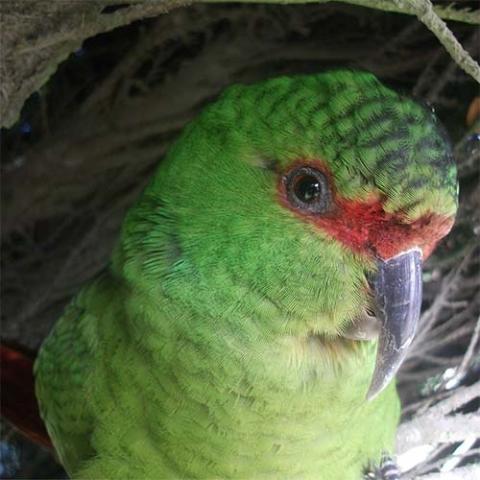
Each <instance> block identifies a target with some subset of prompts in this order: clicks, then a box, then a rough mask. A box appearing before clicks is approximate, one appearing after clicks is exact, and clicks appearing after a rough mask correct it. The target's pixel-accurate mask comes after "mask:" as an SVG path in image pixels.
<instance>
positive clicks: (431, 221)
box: [278, 161, 454, 259]
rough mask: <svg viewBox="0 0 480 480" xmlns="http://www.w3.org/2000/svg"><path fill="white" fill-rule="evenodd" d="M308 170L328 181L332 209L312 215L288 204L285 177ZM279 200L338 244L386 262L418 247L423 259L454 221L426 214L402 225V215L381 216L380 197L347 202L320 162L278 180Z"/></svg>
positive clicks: (403, 218)
mask: <svg viewBox="0 0 480 480" xmlns="http://www.w3.org/2000/svg"><path fill="white" fill-rule="evenodd" d="M301 166H309V167H311V168H315V169H317V170H320V171H321V172H322V173H323V174H324V175H326V177H327V178H328V180H329V183H330V188H331V193H332V209H331V210H330V211H329V212H327V213H322V214H315V213H311V212H308V211H304V210H301V209H299V208H298V207H295V206H293V205H292V204H291V202H290V201H289V200H288V196H287V191H286V186H285V182H284V178H285V175H288V174H289V172H291V171H292V170H293V169H296V168H299V167H301ZM278 190H279V197H280V202H281V204H282V205H283V206H285V207H287V208H288V209H289V210H292V211H293V212H294V213H295V214H296V215H298V216H299V217H301V218H303V219H304V220H306V221H308V222H310V223H312V224H314V225H315V226H316V227H318V228H320V229H321V230H322V231H324V232H325V233H327V234H329V235H331V236H332V237H333V238H335V239H336V240H338V241H340V242H342V243H343V244H344V245H345V246H347V247H349V248H350V249H352V250H353V251H354V252H356V253H360V254H365V255H368V256H371V255H376V256H378V257H380V258H382V259H388V258H391V257H394V256H395V255H398V254H399V253H401V252H404V251H406V250H409V249H411V248H413V247H420V248H421V249H422V252H423V258H424V259H425V258H427V257H428V256H429V255H430V254H431V252H432V251H433V249H434V248H435V246H436V244H437V242H438V241H439V240H440V239H441V238H442V237H443V236H445V235H446V234H447V233H448V232H449V231H450V229H451V228H452V225H453V221H454V219H453V218H451V217H446V216H442V215H437V214H435V213H429V214H426V215H423V216H422V217H420V218H418V219H417V220H415V221H414V222H411V223H406V222H407V220H406V218H405V216H404V215H403V214H402V213H395V214H390V213H387V212H385V210H384V208H383V204H384V201H385V199H384V198H381V197H380V196H379V197H377V198H372V199H370V200H366V201H357V200H349V199H346V198H344V197H342V196H341V195H339V193H338V192H337V191H336V189H335V183H334V179H333V176H332V174H331V173H330V172H329V170H328V169H327V168H326V166H325V165H324V164H323V163H322V162H320V161H299V162H296V163H295V164H294V165H293V166H291V167H290V168H289V169H288V171H287V172H285V173H284V175H283V176H282V177H281V178H280V181H279V185H278Z"/></svg>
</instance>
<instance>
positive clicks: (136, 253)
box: [35, 70, 457, 480]
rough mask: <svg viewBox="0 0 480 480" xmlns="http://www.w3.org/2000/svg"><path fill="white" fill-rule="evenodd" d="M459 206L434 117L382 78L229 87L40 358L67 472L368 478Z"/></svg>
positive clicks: (290, 79) (334, 76)
mask: <svg viewBox="0 0 480 480" xmlns="http://www.w3.org/2000/svg"><path fill="white" fill-rule="evenodd" d="M456 209H457V179H456V169H455V166H454V161H453V157H452V153H451V149H450V147H449V144H448V142H447V141H446V139H445V135H444V133H443V130H442V128H441V127H440V126H439V125H438V123H437V121H436V119H435V116H434V115H433V113H432V112H431V111H430V110H429V109H427V108H425V107H423V106H420V105H419V104H417V103H415V102H413V101H412V100H410V99H408V98H405V97H404V96H402V95H399V94H397V93H395V92H394V91H392V90H390V89H389V88H386V87H385V86H383V85H382V84H381V83H380V82H379V80H378V79H377V78H376V77H375V76H374V75H372V74H370V73H366V72H359V71H350V70H336V71H331V72H325V73H321V74H316V75H300V76H285V77H280V78H275V79H270V80H266V81H264V82H261V83H258V84H255V85H249V86H244V85H234V86H232V87H230V88H228V89H227V90H226V91H225V92H224V93H223V94H222V95H221V97H220V98H219V99H218V100H217V101H216V102H215V103H213V104H211V105H209V106H207V108H205V110H204V111H203V112H202V113H201V114H200V115H199V117H198V118H197V119H196V120H194V121H193V122H191V123H190V124H189V125H188V126H187V127H186V128H185V129H184V131H183V133H182V134H181V136H180V138H179V139H178V141H177V142H176V143H175V144H174V145H173V147H172V148H171V149H170V150H169V153H168V154H167V156H166V158H165V159H164V160H163V161H162V162H161V164H160V166H159V168H158V170H157V171H156V173H155V175H154V176H153V178H152V179H151V181H150V183H149V185H148V187H147V188H146V189H145V191H144V192H143V194H142V195H141V197H140V198H139V200H138V201H137V202H136V204H135V205H134V206H133V207H132V208H131V209H130V211H129V212H128V214H127V215H126V219H125V221H124V223H123V227H122V231H121V235H120V238H119V241H118V243H117V245H116V247H115V249H114V251H113V254H112V257H111V261H110V263H109V265H108V267H107V268H106V269H105V270H104V271H103V272H102V273H101V274H100V275H99V276H98V277H97V278H95V279H94V280H92V281H91V282H90V283H89V284H88V285H86V286H85V287H84V288H83V289H82V290H81V291H80V293H79V294H78V295H77V296H76V297H75V298H74V299H73V301H72V302H71V304H70V305H69V306H68V307H67V309H66V311H65V313H64V315H63V316H62V318H61V319H60V320H59V321H58V323H57V324H56V325H55V327H54V329H53V331H52V332H51V333H50V335H49V337H48V338H47V339H46V341H45V342H44V344H43V346H42V348H41V351H40V353H39V356H38V358H37V361H36V364H35V375H36V394H37V397H38V400H39V404H40V410H41V415H42V418H43V420H44V422H45V424H46V426H47V430H48V432H49V435H50V437H51V439H52V441H53V444H54V446H55V449H56V451H57V453H58V457H59V458H60V460H61V462H62V464H63V465H64V466H65V468H66V470H67V472H68V473H69V475H71V476H72V477H73V478H90V479H101V478H122V479H161V478H165V479H315V480H336V479H341V480H358V479H359V478H361V476H362V471H363V469H364V468H365V467H366V466H367V465H369V464H371V463H376V462H379V461H380V458H381V456H382V453H383V452H385V451H392V449H393V447H394V436H395V431H396V427H397V423H398V420H399V414H400V403H399V398H398V395H397V392H396V389H395V385H394V382H391V380H392V378H393V376H394V375H395V372H396V371H397V369H398V368H399V366H400V364H401V362H402V360H403V359H404V357H405V354H406V351H407V349H408V346H409V344H410V343H411V341H412V338H413V336H414V333H415V327H416V323H417V320H418V317H419V312H420V304H421V266H422V261H423V260H424V259H425V258H426V257H428V255H429V254H430V253H431V251H432V250H433V248H434V247H435V245H436V243H437V242H438V241H439V240H440V239H441V238H442V237H443V236H444V235H446V234H447V233H448V231H449V230H450V228H451V227H452V224H453V221H454V216H455V212H456Z"/></svg>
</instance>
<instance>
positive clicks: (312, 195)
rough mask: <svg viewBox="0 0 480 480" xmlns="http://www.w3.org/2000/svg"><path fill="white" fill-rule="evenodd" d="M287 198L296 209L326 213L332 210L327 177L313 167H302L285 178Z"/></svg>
mask: <svg viewBox="0 0 480 480" xmlns="http://www.w3.org/2000/svg"><path fill="white" fill-rule="evenodd" d="M284 182H285V188H286V191H287V198H288V200H289V202H290V203H291V204H292V205H293V206H294V207H296V208H299V209H301V210H307V211H308V212H311V213H324V212H326V211H328V210H329V208H330V201H331V194H330V189H329V186H328V181H327V178H326V176H325V175H324V174H323V173H322V172H320V171H319V170H316V169H315V168H311V167H300V168H297V169H295V170H293V171H291V172H290V173H289V174H288V175H286V176H285V178H284Z"/></svg>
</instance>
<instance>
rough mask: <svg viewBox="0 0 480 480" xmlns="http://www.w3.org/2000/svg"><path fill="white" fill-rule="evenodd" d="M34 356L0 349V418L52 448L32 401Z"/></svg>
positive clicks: (3, 346) (4, 348)
mask: <svg viewBox="0 0 480 480" xmlns="http://www.w3.org/2000/svg"><path fill="white" fill-rule="evenodd" d="M34 360H35V359H34V356H33V355H31V354H28V353H24V352H23V351H21V350H19V349H15V348H12V347H9V346H7V345H4V344H1V345H0V382H1V383H0V384H1V415H2V417H3V418H5V419H6V420H8V421H9V422H10V423H11V424H12V425H14V426H15V427H16V428H17V429H18V430H19V431H20V432H21V433H23V434H24V435H25V436H26V437H28V438H29V439H30V440H32V441H33V442H35V443H38V444H40V445H43V446H44V447H47V448H53V447H52V442H51V440H50V437H49V436H48V433H47V431H46V429H45V425H44V424H43V421H42V419H41V418H40V412H39V410H38V403H37V399H36V397H35V379H34V376H33V363H34Z"/></svg>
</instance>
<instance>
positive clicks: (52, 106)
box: [0, 0, 480, 480]
mask: <svg viewBox="0 0 480 480" xmlns="http://www.w3.org/2000/svg"><path fill="white" fill-rule="evenodd" d="M376 1H377V0H376ZM380 1H381V0H378V2H380ZM30 3H31V4H32V5H33V3H35V4H36V5H37V7H35V8H41V7H42V8H44V9H45V11H46V12H47V15H46V16H44V17H43V20H42V22H43V25H44V26H43V27H42V28H43V30H37V31H36V32H37V33H36V35H37V36H36V37H35V38H31V39H25V38H24V37H25V32H27V31H30V30H29V28H30V27H28V25H30V26H31V24H28V22H26V20H25V16H26V15H27V16H28V13H29V10H28V8H27V6H26V2H25V3H21V2H10V5H8V6H4V5H2V7H0V8H2V10H3V11H2V13H3V15H4V17H3V20H5V18H7V17H8V19H10V20H12V21H14V22H17V23H15V26H16V28H15V29H10V30H9V31H8V32H7V33H6V34H5V38H6V40H5V42H4V43H3V46H4V48H5V45H7V44H8V45H10V46H11V45H14V46H15V48H14V49H13V53H14V54H12V50H9V52H10V56H9V55H6V57H5V58H6V62H5V63H2V69H3V70H2V72H3V74H5V72H11V71H12V69H13V71H16V72H17V73H18V75H19V76H18V77H14V78H13V80H12V78H10V80H11V82H10V83H7V84H5V85H3V83H2V86H1V88H0V93H1V94H2V96H3V102H4V107H5V111H4V113H6V114H7V116H9V121H10V123H11V121H13V119H14V118H15V115H16V114H15V108H14V107H12V105H14V103H15V102H14V100H15V99H17V102H18V101H20V100H19V99H21V98H22V95H23V97H25V96H26V95H27V94H28V92H29V91H34V90H35V89H37V88H39V90H37V91H36V92H35V93H33V94H32V95H31V96H30V98H29V99H28V101H27V102H26V104H25V106H24V108H23V110H22V113H21V117H20V120H19V121H18V122H17V123H15V124H14V125H13V126H12V127H11V128H10V129H8V130H6V129H3V130H2V153H3V155H2V187H3V188H2V199H3V202H2V208H3V212H2V213H3V215H2V271H3V282H2V298H3V300H2V336H3V337H4V338H5V339H7V340H9V341H13V342H16V343H19V344H21V345H24V346H28V347H30V348H32V349H36V348H37V347H38V345H39V344H40V343H41V341H42V340H43V338H44V337H45V335H46V334H47V332H48V330H49V329H50V327H51V325H52V324H53V322H54V321H55V319H56V318H58V316H59V314H60V313H61V311H62V309H63V307H64V305H65V304H66V302H68V300H69V299H70V298H71V296H72V295H73V294H74V293H75V292H76V291H77V290H78V289H79V287H80V286H81V285H82V284H83V283H84V282H85V281H87V280H88V279H90V278H91V277H93V276H94V275H95V274H96V273H98V272H99V271H100V270H101V269H102V268H103V267H104V266H105V264H106V262H107V261H108V257H109V253H110V251H111V249H112V246H113V244H114V242H115V239H116V237H117V235H118V230H119V225H120V222H121V220H122V218H123V215H124V213H125V210H126V209H127V208H128V206H129V205H130V204H131V203H132V202H133V200H134V199H135V198H136V196H137V195H138V193H139V191H141V189H142V188H143V186H144V185H145V183H146V181H147V180H148V177H149V175H150V174H151V173H152V171H153V170H154V168H155V166H156V165H157V164H158V162H159V161H161V158H162V156H163V154H164V153H165V151H166V149H167V148H168V145H169V144H170V143H171V141H172V140H173V139H174V138H175V136H176V135H177V134H178V132H179V130H180V129H181V128H182V127H183V126H184V125H185V123H186V122H187V121H189V120H190V119H191V118H193V117H194V116H195V114H196V113H197V112H198V111H199V110H200V108H201V107H202V106H203V105H204V104H206V103H208V102H209V101H211V100H212V99H213V98H215V96H216V95H218V93H219V92H220V91H221V90H222V89H223V88H224V87H225V86H227V85H230V84H232V83H235V82H247V83H248V82H254V81H256V80H259V79H263V78H266V77H270V76H275V75H280V74H285V73H305V72H318V71H321V70H324V69H327V68H331V67H337V66H350V67H356V68H362V69H366V70H370V71H372V72H374V73H375V74H377V75H378V76H379V77H380V78H382V79H383V80H384V81H385V82H386V83H387V84H390V85H392V86H393V87H394V88H396V89H398V90H403V91H405V92H407V93H410V94H412V95H415V96H417V97H419V98H420V99H423V100H424V101H427V102H430V103H431V104H432V106H434V107H435V108H436V110H437V113H438V115H439V117H440V118H441V120H442V121H443V122H444V123H445V124H446V127H447V130H449V132H450V134H451V136H452V138H453V139H454V142H455V144H456V149H455V153H456V158H457V161H458V165H459V172H460V185H461V191H460V192H461V197H460V198H461V202H460V213H459V216H458V220H457V222H456V225H455V228H454V230H453V232H452V234H451V235H450V236H449V237H448V239H447V240H446V241H444V242H443V243H442V245H441V246H440V247H439V249H438V250H437V252H436V253H435V255H434V256H433V257H432V258H431V259H430V260H429V262H428V263H427V265H426V269H425V305H424V307H425V309H424V313H423V317H422V323H421V327H420V331H419V334H418V336H417V338H416V340H415V345H414V348H413V349H412V354H411V356H410V357H409V359H408V361H407V362H406V364H405V366H404V368H403V370H402V372H401V375H400V377H399V387H400V393H401V395H402V398H403V400H404V405H405V420H404V424H403V426H402V428H401V430H400V433H399V453H400V454H405V453H406V452H408V451H411V449H412V448H417V447H421V446H422V445H427V446H429V447H431V448H430V450H429V451H428V455H427V456H426V458H425V459H424V460H423V461H422V462H420V463H419V464H418V465H417V466H416V467H415V468H414V469H413V470H410V471H409V472H407V473H405V475H404V478H421V479H425V480H427V479H433V478H438V479H442V480H443V479H447V478H450V477H448V476H446V475H450V474H453V472H457V473H456V474H458V475H463V476H462V477H457V478H468V475H470V473H468V471H473V470H472V469H474V468H476V465H475V463H474V460H475V459H476V461H477V462H478V458H479V457H478V450H479V448H480V441H479V439H478V437H479V433H478V431H477V432H476V434H475V432H474V430H472V426H474V425H475V422H477V423H476V424H477V425H478V421H479V420H478V419H479V415H478V408H479V405H478V403H479V397H480V395H479V388H480V387H479V385H480V383H479V372H480V356H479V353H478V351H479V350H478V348H479V347H478V345H479V342H478V338H479V335H480V331H479V330H480V326H479V325H480V323H479V314H480V295H479V283H480V281H479V280H480V279H479V271H478V268H479V255H478V254H479V251H478V250H479V249H478V235H479V234H480V214H479V213H478V212H479V211H480V210H479V208H478V207H479V200H480V184H479V181H478V180H479V178H478V174H479V159H480V140H479V135H478V133H479V128H480V127H479V126H478V125H477V130H475V128H474V127H472V128H470V129H469V128H468V127H467V126H466V125H465V115H466V111H467V108H468V106H469V104H470V102H471V101H472V100H473V97H474V96H475V95H476V94H477V92H478V87H477V85H476V84H475V82H474V80H472V79H471V77H469V76H468V75H467V74H466V73H464V72H463V71H462V70H461V69H460V68H459V67H458V66H457V64H456V63H455V61H453V60H452V58H451V57H450V55H449V54H448V53H447V52H446V51H445V49H444V48H443V46H442V45H441V44H440V43H439V42H438V41H437V39H436V38H435V37H434V36H433V35H432V34H431V33H430V32H429V31H428V29H427V28H425V26H424V25H423V24H422V23H421V22H420V21H418V20H417V19H416V18H415V17H413V16H406V15H398V14H395V13H385V12H382V11H376V10H369V9H366V8H360V7H353V6H349V5H345V4H332V3H326V4H322V5H320V6H319V5H308V6H300V5H296V6H274V5H223V4H218V5H200V6H199V5H197V6H194V7H189V8H180V9H178V8H177V9H175V10H174V11H172V12H171V13H169V14H168V15H165V16H159V17H155V15H158V14H159V13H161V12H162V11H164V10H165V9H166V6H165V5H163V6H159V4H158V2H157V3H149V4H146V5H142V4H141V2H129V5H127V6H125V5H124V6H122V5H117V6H115V5H114V6H110V7H105V4H106V3H112V4H113V2H103V3H101V2H100V3H99V2H79V3H80V4H81V5H78V4H77V5H76V6H75V5H74V3H78V2H68V3H63V2H53V3H52V2H42V1H38V0H35V1H34V2H30ZM60 3H62V5H60ZM180 3H181V2H177V3H173V2H172V3H169V4H168V5H169V6H170V7H172V8H173V7H177V6H178V5H179V4H180ZM351 3H362V2H361V1H357V2H351ZM363 3H368V2H366V1H364V2H363ZM397 3H398V2H397ZM18 5H21V6H22V8H21V9H20V8H19V7H18ZM74 7H75V8H77V10H75V12H76V13H77V14H79V12H80V11H81V12H83V13H82V14H83V15H84V16H85V19H86V20H85V21H84V23H83V24H82V23H81V22H78V18H77V17H72V16H71V15H70V14H71V12H72V11H73V10H74ZM440 7H442V8H443V9H444V10H446V6H444V5H440ZM142 8H143V10H142ZM160 8H163V10H161V9H160ZM94 9H96V10H95V12H96V13H95V14H96V15H97V17H98V18H100V19H101V21H98V22H89V21H88V19H90V18H91V17H90V16H91V15H93V13H92V12H93V11H94ZM34 10H35V9H34ZM450 10H451V11H452V12H454V13H453V14H452V15H454V16H455V10H453V9H450ZM35 11H37V12H38V11H39V10H35ZM122 12H123V13H122ZM60 13H61V14H60ZM472 15H474V14H472ZM102 16H103V17H105V18H102ZM127 17H128V18H127ZM146 17H152V18H148V19H144V20H142V21H141V22H136V23H133V24H131V25H129V26H125V27H122V28H120V29H117V30H113V31H111V32H109V33H103V34H101V35H97V36H96V37H94V38H89V37H92V36H93V35H95V34H97V33H100V32H104V31H107V30H111V29H112V28H113V26H116V25H122V24H124V23H129V22H130V21H131V20H135V19H140V18H146ZM75 18H77V20H75ZM125 18H127V20H125ZM469 18H470V17H469ZM472 18H473V16H472ZM22 22H23V23H22ZM38 22H39V23H38V24H40V20H38ZM34 23H35V22H34ZM27 24H28V25H27ZM17 27H18V28H17ZM27 27H28V28H27ZM449 27H450V29H451V32H453V34H454V35H455V37H456V38H457V39H458V40H459V41H460V43H461V44H463V45H464V46H465V48H466V49H467V50H468V51H470V53H471V54H472V56H473V57H475V56H478V51H475V50H476V49H478V44H479V40H480V39H479V33H478V30H477V29H476V27H475V26H472V25H468V24H465V23H451V24H449ZM449 31H450V30H449ZM22 35H23V36H22ZM19 39H23V40H22V41H20V40H19ZM84 40H85V41H84ZM9 42H10V43H9ZM72 49H75V53H73V54H70V52H71V51H72ZM32 52H33V53H35V55H33V53H32ZM23 55H25V57H23ZM32 55H33V57H35V58H36V59H37V60H36V61H34V60H32ZM22 58H24V60H23V62H22ZM62 58H64V59H65V61H64V62H63V63H61V64H60V66H59V67H58V70H57V71H56V73H55V74H54V75H53V76H52V77H51V78H50V80H49V81H48V82H47V83H45V81H46V78H48V77H49V76H50V75H51V74H52V68H50V69H48V68H47V67H48V65H56V63H57V62H58V61H60V59H62ZM9 62H10V63H9ZM18 65H23V67H22V68H23V70H22V68H20V67H18ZM15 69H16V70H15ZM42 85H43V86H42ZM12 102H13V103H12ZM7 107H8V108H7ZM10 107H11V109H10V110H9V108H10ZM445 371H447V373H445ZM437 402H438V403H437ZM445 402H446V403H445ZM445 432H447V433H446V434H445V435H444V433H445ZM472 432H473V433H472ZM472 435H473V441H472ZM475 435H476V436H475ZM22 445H23V444H22ZM461 445H463V446H464V447H463V450H465V448H466V447H465V445H467V446H468V445H470V446H469V447H468V448H467V449H466V450H465V451H463V453H462V450H461V449H460V450H459V447H460V446H461ZM22 448H25V449H27V450H26V452H27V453H25V454H24V457H25V458H23V460H22V462H21V463H23V466H22V471H23V475H25V476H35V477H41V476H42V472H48V473H44V474H45V475H46V476H48V477H50V478H51V477H52V476H53V475H54V473H52V472H53V470H47V468H48V467H46V466H45V465H46V463H45V462H46V460H45V458H44V457H42V455H40V454H39V453H38V452H37V453H32V450H31V447H25V446H23V447H22ZM455 452H457V453H455ZM458 452H460V453H458ZM33 455H37V457H36V460H34V459H33V457H32V456H33ZM452 458H453V459H458V460H459V463H458V467H459V468H456V469H455V470H451V471H450V472H443V473H439V472H440V470H441V469H442V468H443V469H444V470H445V469H446V467H445V462H446V461H449V460H450V461H451V460H452ZM38 465H40V466H38ZM477 466H478V464H477ZM462 468H463V469H464V470H463V471H462V470H461V469H462ZM465 469H466V470H465ZM458 472H460V473H458ZM465 472H466V473H465ZM432 475H437V476H436V477H435V476H432ZM451 478H455V477H451ZM472 478H473V477H472Z"/></svg>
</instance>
